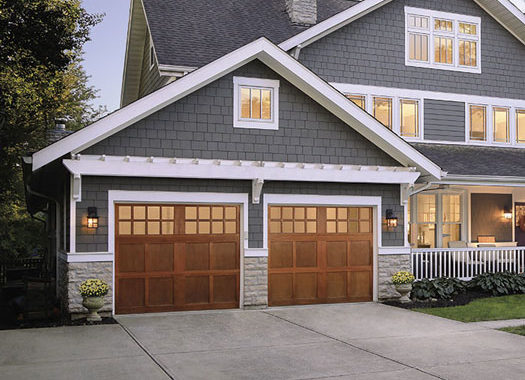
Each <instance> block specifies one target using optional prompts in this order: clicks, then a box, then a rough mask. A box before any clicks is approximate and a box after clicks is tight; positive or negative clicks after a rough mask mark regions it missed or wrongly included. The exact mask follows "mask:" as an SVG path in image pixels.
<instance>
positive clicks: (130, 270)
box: [115, 204, 240, 314]
mask: <svg viewBox="0 0 525 380" xmlns="http://www.w3.org/2000/svg"><path fill="white" fill-rule="evenodd" d="M115 214H116V218H115V220H116V228H115V231H116V238H115V248H116V251H115V257H116V260H115V292H116V300H115V311H116V313H119V314H122V313H144V312H160V311H175V310H199V309H222V308H234V307H238V306H239V273H240V271H239V267H240V264H239V260H240V254H239V252H240V251H239V242H240V240H239V236H240V235H239V228H240V226H239V207H238V206H230V205H224V206H222V205H221V206H218V205H168V204H166V205H159V204H154V205H152V204H140V205H139V204H119V205H116V213H115Z"/></svg>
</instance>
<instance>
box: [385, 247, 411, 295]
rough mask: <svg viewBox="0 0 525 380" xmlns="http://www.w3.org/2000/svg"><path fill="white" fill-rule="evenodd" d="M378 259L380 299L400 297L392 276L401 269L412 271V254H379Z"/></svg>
mask: <svg viewBox="0 0 525 380" xmlns="http://www.w3.org/2000/svg"><path fill="white" fill-rule="evenodd" d="M377 261H378V267H379V268H378V277H379V278H378V298H379V300H380V301H381V300H389V299H398V298H399V293H398V292H397V291H396V289H395V288H394V285H393V284H392V279H391V278H392V275H393V274H394V273H396V272H398V271H400V270H405V271H410V269H411V265H410V255H379V256H378V259H377Z"/></svg>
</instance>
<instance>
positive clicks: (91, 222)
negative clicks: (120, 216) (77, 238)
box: [87, 207, 98, 228]
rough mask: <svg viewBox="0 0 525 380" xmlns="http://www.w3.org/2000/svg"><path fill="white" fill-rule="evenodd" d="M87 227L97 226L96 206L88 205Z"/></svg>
mask: <svg viewBox="0 0 525 380" xmlns="http://www.w3.org/2000/svg"><path fill="white" fill-rule="evenodd" d="M87 227H88V228H98V215H97V208H96V207H88V217H87Z"/></svg>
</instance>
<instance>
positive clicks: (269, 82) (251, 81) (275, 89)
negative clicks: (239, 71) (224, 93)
mask: <svg viewBox="0 0 525 380" xmlns="http://www.w3.org/2000/svg"><path fill="white" fill-rule="evenodd" d="M241 87H251V88H260V89H268V90H270V91H271V118H270V119H269V120H262V119H244V118H241V97H240V88H241ZM233 127H234V128H249V129H269V130H278V129H279V81H278V80H274V79H261V78H246V77H233Z"/></svg>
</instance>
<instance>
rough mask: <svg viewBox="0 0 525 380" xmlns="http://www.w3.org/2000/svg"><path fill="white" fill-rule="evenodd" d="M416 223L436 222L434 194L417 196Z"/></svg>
mask: <svg viewBox="0 0 525 380" xmlns="http://www.w3.org/2000/svg"><path fill="white" fill-rule="evenodd" d="M417 222H418V223H435V222H436V196H435V195H434V194H418V195H417Z"/></svg>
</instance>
